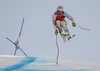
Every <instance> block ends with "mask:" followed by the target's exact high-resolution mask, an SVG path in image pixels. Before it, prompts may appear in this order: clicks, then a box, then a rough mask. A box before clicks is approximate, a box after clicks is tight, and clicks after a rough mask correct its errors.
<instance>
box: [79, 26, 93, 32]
mask: <svg viewBox="0 0 100 71" xmlns="http://www.w3.org/2000/svg"><path fill="white" fill-rule="evenodd" d="M78 27H79V28H80V29H82V30H88V31H91V29H87V28H82V27H81V26H79V25H78Z"/></svg>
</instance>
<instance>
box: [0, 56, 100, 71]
mask: <svg viewBox="0 0 100 71" xmlns="http://www.w3.org/2000/svg"><path fill="white" fill-rule="evenodd" d="M12 70H14V71H16V70H18V71H100V63H90V62H80V61H68V60H60V61H59V64H58V65H56V61H55V60H49V59H43V58H37V57H23V56H11V55H0V71H12Z"/></svg>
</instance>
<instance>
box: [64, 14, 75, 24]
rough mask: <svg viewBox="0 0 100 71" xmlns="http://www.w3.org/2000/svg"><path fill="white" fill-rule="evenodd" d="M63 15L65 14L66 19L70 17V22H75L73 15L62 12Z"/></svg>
mask: <svg viewBox="0 0 100 71" xmlns="http://www.w3.org/2000/svg"><path fill="white" fill-rule="evenodd" d="M64 15H65V16H66V17H67V18H68V19H70V20H71V21H72V23H75V22H74V19H73V17H71V16H70V15H69V14H68V13H66V12H64Z"/></svg>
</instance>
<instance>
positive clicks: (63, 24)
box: [61, 20, 71, 40]
mask: <svg viewBox="0 0 100 71" xmlns="http://www.w3.org/2000/svg"><path fill="white" fill-rule="evenodd" d="M61 25H62V26H63V29H64V31H65V33H66V35H67V38H68V40H69V39H70V38H71V36H70V34H69V31H68V28H67V22H66V21H65V20H64V21H61Z"/></svg>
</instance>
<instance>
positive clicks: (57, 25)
mask: <svg viewBox="0 0 100 71" xmlns="http://www.w3.org/2000/svg"><path fill="white" fill-rule="evenodd" d="M65 17H67V18H68V19H70V20H71V21H72V26H73V27H76V24H75V22H74V19H73V18H72V17H71V16H70V15H69V14H68V13H66V12H65V11H64V10H63V7H62V6H58V7H57V11H56V12H55V13H54V14H53V16H52V22H53V24H54V29H55V35H57V34H58V30H59V33H60V35H61V37H63V38H64V37H65V36H67V38H68V40H69V39H70V38H71V35H70V34H69V31H68V28H67V22H66V20H65ZM62 28H63V29H64V32H65V34H64V32H63V30H62ZM57 29H58V30H57Z"/></svg>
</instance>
